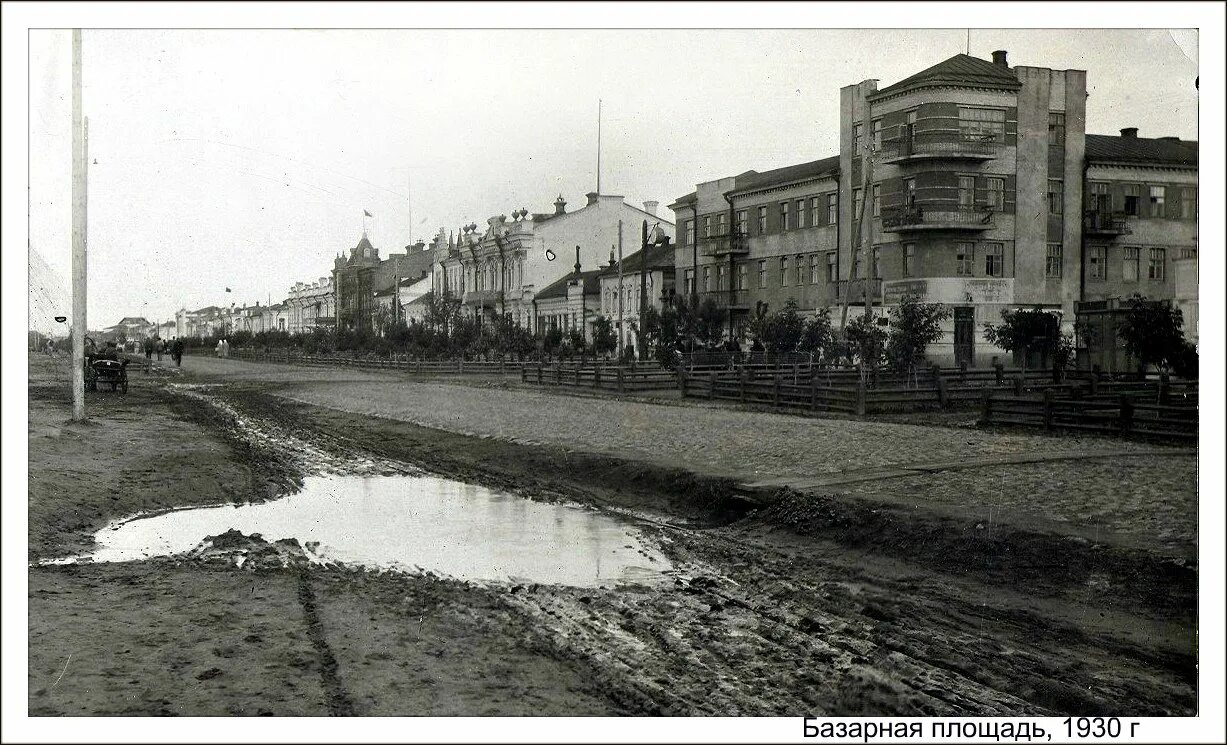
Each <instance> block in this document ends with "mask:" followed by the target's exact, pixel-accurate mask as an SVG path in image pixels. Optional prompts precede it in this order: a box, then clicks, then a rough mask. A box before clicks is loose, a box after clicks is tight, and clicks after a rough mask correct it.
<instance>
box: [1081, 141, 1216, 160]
mask: <svg viewBox="0 0 1227 745" xmlns="http://www.w3.org/2000/svg"><path fill="white" fill-rule="evenodd" d="M1086 159H1087V160H1088V161H1100V162H1111V163H1142V164H1153V163H1163V164H1167V165H1179V166H1194V167H1195V166H1196V165H1197V141H1196V140H1161V139H1151V138H1149V137H1119V136H1114V135H1090V134H1089V135H1087V136H1086Z"/></svg>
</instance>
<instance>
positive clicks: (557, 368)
mask: <svg viewBox="0 0 1227 745" xmlns="http://www.w3.org/2000/svg"><path fill="white" fill-rule="evenodd" d="M554 384H555V385H562V363H561V362H555V363H554Z"/></svg>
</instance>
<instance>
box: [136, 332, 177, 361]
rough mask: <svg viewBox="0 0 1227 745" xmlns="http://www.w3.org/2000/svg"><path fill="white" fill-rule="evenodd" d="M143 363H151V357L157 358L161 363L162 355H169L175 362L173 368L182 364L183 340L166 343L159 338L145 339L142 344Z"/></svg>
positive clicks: (175, 339)
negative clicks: (143, 352) (155, 356)
mask: <svg viewBox="0 0 1227 745" xmlns="http://www.w3.org/2000/svg"><path fill="white" fill-rule="evenodd" d="M144 351H145V363H146V364H149V363H151V362H153V356H154V355H155V354H156V355H157V356H158V362H161V361H162V355H163V354H166V353H168V352H169V353H170V357H171V359H173V360H174V361H175V367H179V366H181V365H182V364H183V340H182V339H180V338H179V337H175V338H174V339H172V340H170V341H167V340H166V339H163V338H161V337H159V336H150V337H146V339H145V343H144Z"/></svg>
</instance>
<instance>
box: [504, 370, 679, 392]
mask: <svg viewBox="0 0 1227 745" xmlns="http://www.w3.org/2000/svg"><path fill="white" fill-rule="evenodd" d="M520 380H521V382H524V383H530V384H535V385H541V386H556V387H570V388H590V389H594V390H606V391H615V392H617V393H636V392H639V391H659V390H671V389H673V388H676V387H677V376H676V374H675V373H674V372H673V371H671V370H664V369H661V368H653V367H646V366H639V367H634V368H632V367H622V366H608V367H606V366H601V365H595V366H590V367H584V366H580V365H574V366H566V365H561V364H555V365H544V364H538V365H535V366H525V367H523V368H521V369H520Z"/></svg>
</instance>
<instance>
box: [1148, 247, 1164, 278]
mask: <svg viewBox="0 0 1227 745" xmlns="http://www.w3.org/2000/svg"><path fill="white" fill-rule="evenodd" d="M1166 269H1167V250H1166V249H1162V248H1152V249H1150V267H1149V269H1148V270H1147V274H1146V276H1147V278H1149V279H1154V280H1159V281H1162V280H1163V279H1164V278H1165V277H1166V276H1167V274H1166Z"/></svg>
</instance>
